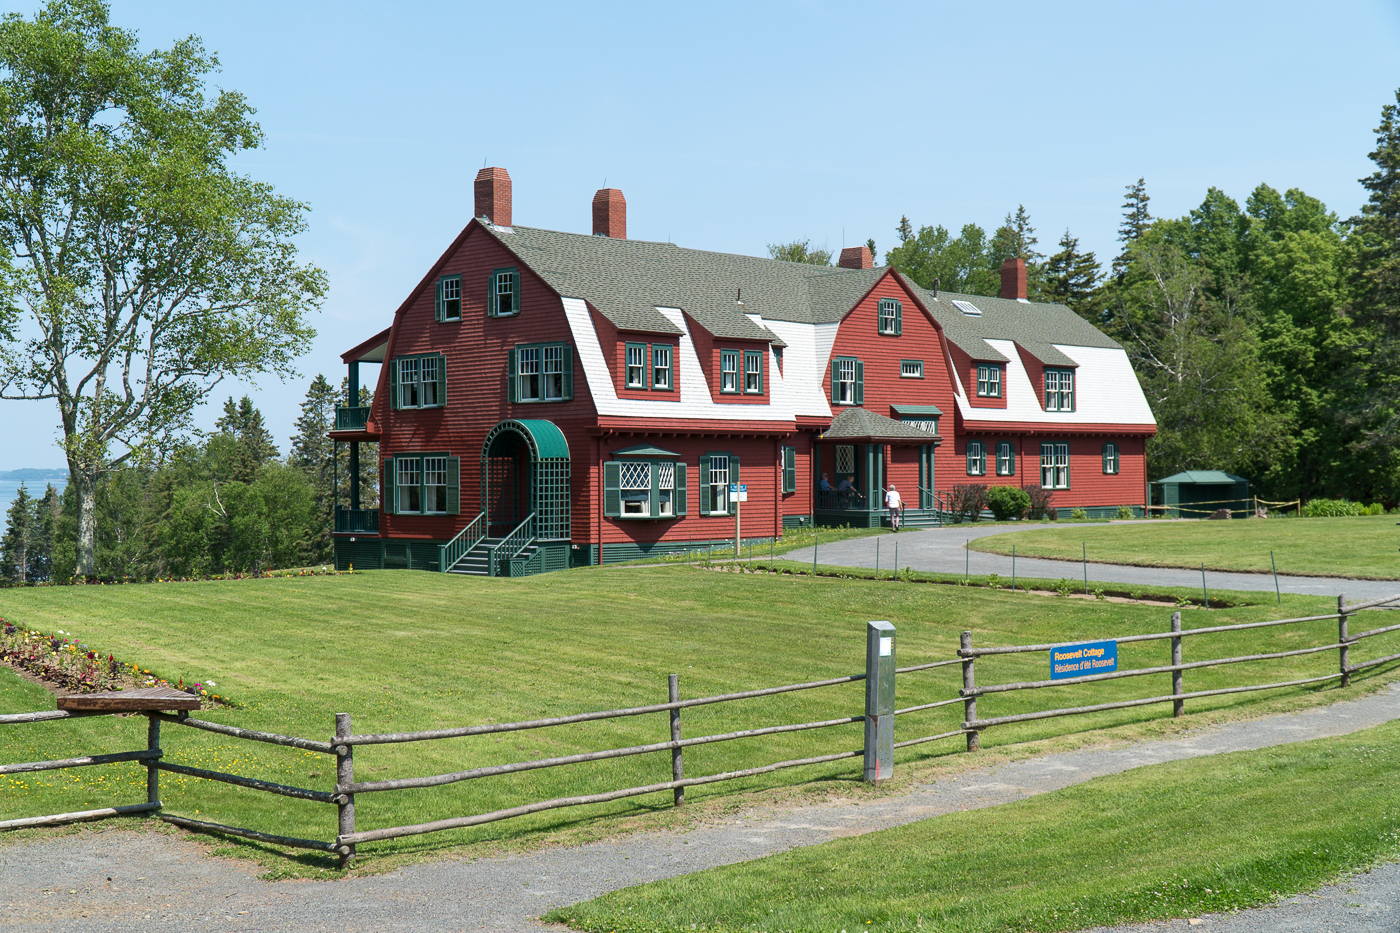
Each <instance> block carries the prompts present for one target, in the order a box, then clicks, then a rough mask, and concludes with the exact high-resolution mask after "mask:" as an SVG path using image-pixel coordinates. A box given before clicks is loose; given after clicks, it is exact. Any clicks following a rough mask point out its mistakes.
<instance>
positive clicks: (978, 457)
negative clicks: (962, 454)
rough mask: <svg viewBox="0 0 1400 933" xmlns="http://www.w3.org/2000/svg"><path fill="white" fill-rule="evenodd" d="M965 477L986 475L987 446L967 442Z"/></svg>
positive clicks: (975, 442) (979, 442)
mask: <svg viewBox="0 0 1400 933" xmlns="http://www.w3.org/2000/svg"><path fill="white" fill-rule="evenodd" d="M967 475H968V476H986V475H987V445H986V444H983V443H982V442H981V441H968V442H967Z"/></svg>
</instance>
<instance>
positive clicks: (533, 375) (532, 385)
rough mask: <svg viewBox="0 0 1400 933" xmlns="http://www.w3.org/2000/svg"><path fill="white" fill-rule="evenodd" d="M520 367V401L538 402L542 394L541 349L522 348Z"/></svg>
mask: <svg viewBox="0 0 1400 933" xmlns="http://www.w3.org/2000/svg"><path fill="white" fill-rule="evenodd" d="M517 365H518V366H519V367H520V369H519V372H520V401H522V402H538V401H540V399H541V398H542V397H543V396H542V395H541V394H540V348H539V347H522V348H521V349H520V358H519V361H518V363H517Z"/></svg>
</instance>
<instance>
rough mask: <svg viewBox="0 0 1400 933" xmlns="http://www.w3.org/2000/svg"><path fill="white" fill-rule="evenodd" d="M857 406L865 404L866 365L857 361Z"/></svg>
mask: <svg viewBox="0 0 1400 933" xmlns="http://www.w3.org/2000/svg"><path fill="white" fill-rule="evenodd" d="M856 404H857V405H864V404H865V364H864V363H862V362H861V361H860V360H856Z"/></svg>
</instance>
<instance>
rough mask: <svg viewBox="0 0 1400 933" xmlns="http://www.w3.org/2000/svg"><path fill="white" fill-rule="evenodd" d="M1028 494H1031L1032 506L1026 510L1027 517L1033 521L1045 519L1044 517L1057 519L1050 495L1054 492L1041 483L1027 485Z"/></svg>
mask: <svg viewBox="0 0 1400 933" xmlns="http://www.w3.org/2000/svg"><path fill="white" fill-rule="evenodd" d="M1025 490H1026V495H1028V496H1030V500H1031V504H1030V508H1029V509H1028V510H1027V511H1026V518H1029V519H1031V520H1032V521H1043V520H1044V519H1047V518H1048V519H1050V520H1052V521H1053V520H1054V519H1055V510H1054V509H1052V508H1051V507H1050V497H1051V495H1052V493H1051V492H1050V490H1048V489H1045V488H1043V487H1041V486H1039V485H1031V486H1026V487H1025Z"/></svg>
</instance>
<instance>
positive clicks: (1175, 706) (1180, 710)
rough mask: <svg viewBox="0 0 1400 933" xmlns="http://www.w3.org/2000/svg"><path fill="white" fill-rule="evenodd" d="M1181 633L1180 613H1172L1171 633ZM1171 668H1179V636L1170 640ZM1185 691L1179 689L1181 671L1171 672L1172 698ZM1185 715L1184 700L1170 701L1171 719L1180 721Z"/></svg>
mask: <svg viewBox="0 0 1400 933" xmlns="http://www.w3.org/2000/svg"><path fill="white" fill-rule="evenodd" d="M1180 631H1181V613H1179V612H1173V613H1172V632H1173V633H1176V632H1180ZM1172 667H1176V668H1180V667H1181V636H1180V635H1177V636H1176V637H1174V638H1173V639H1172ZM1184 692H1185V691H1184V690H1182V689H1181V671H1180V670H1175V671H1172V696H1181V694H1182V693H1184ZM1185 714H1186V701H1185V700H1172V718H1173V719H1180V718H1181V717H1182V716H1184V715H1185Z"/></svg>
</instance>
